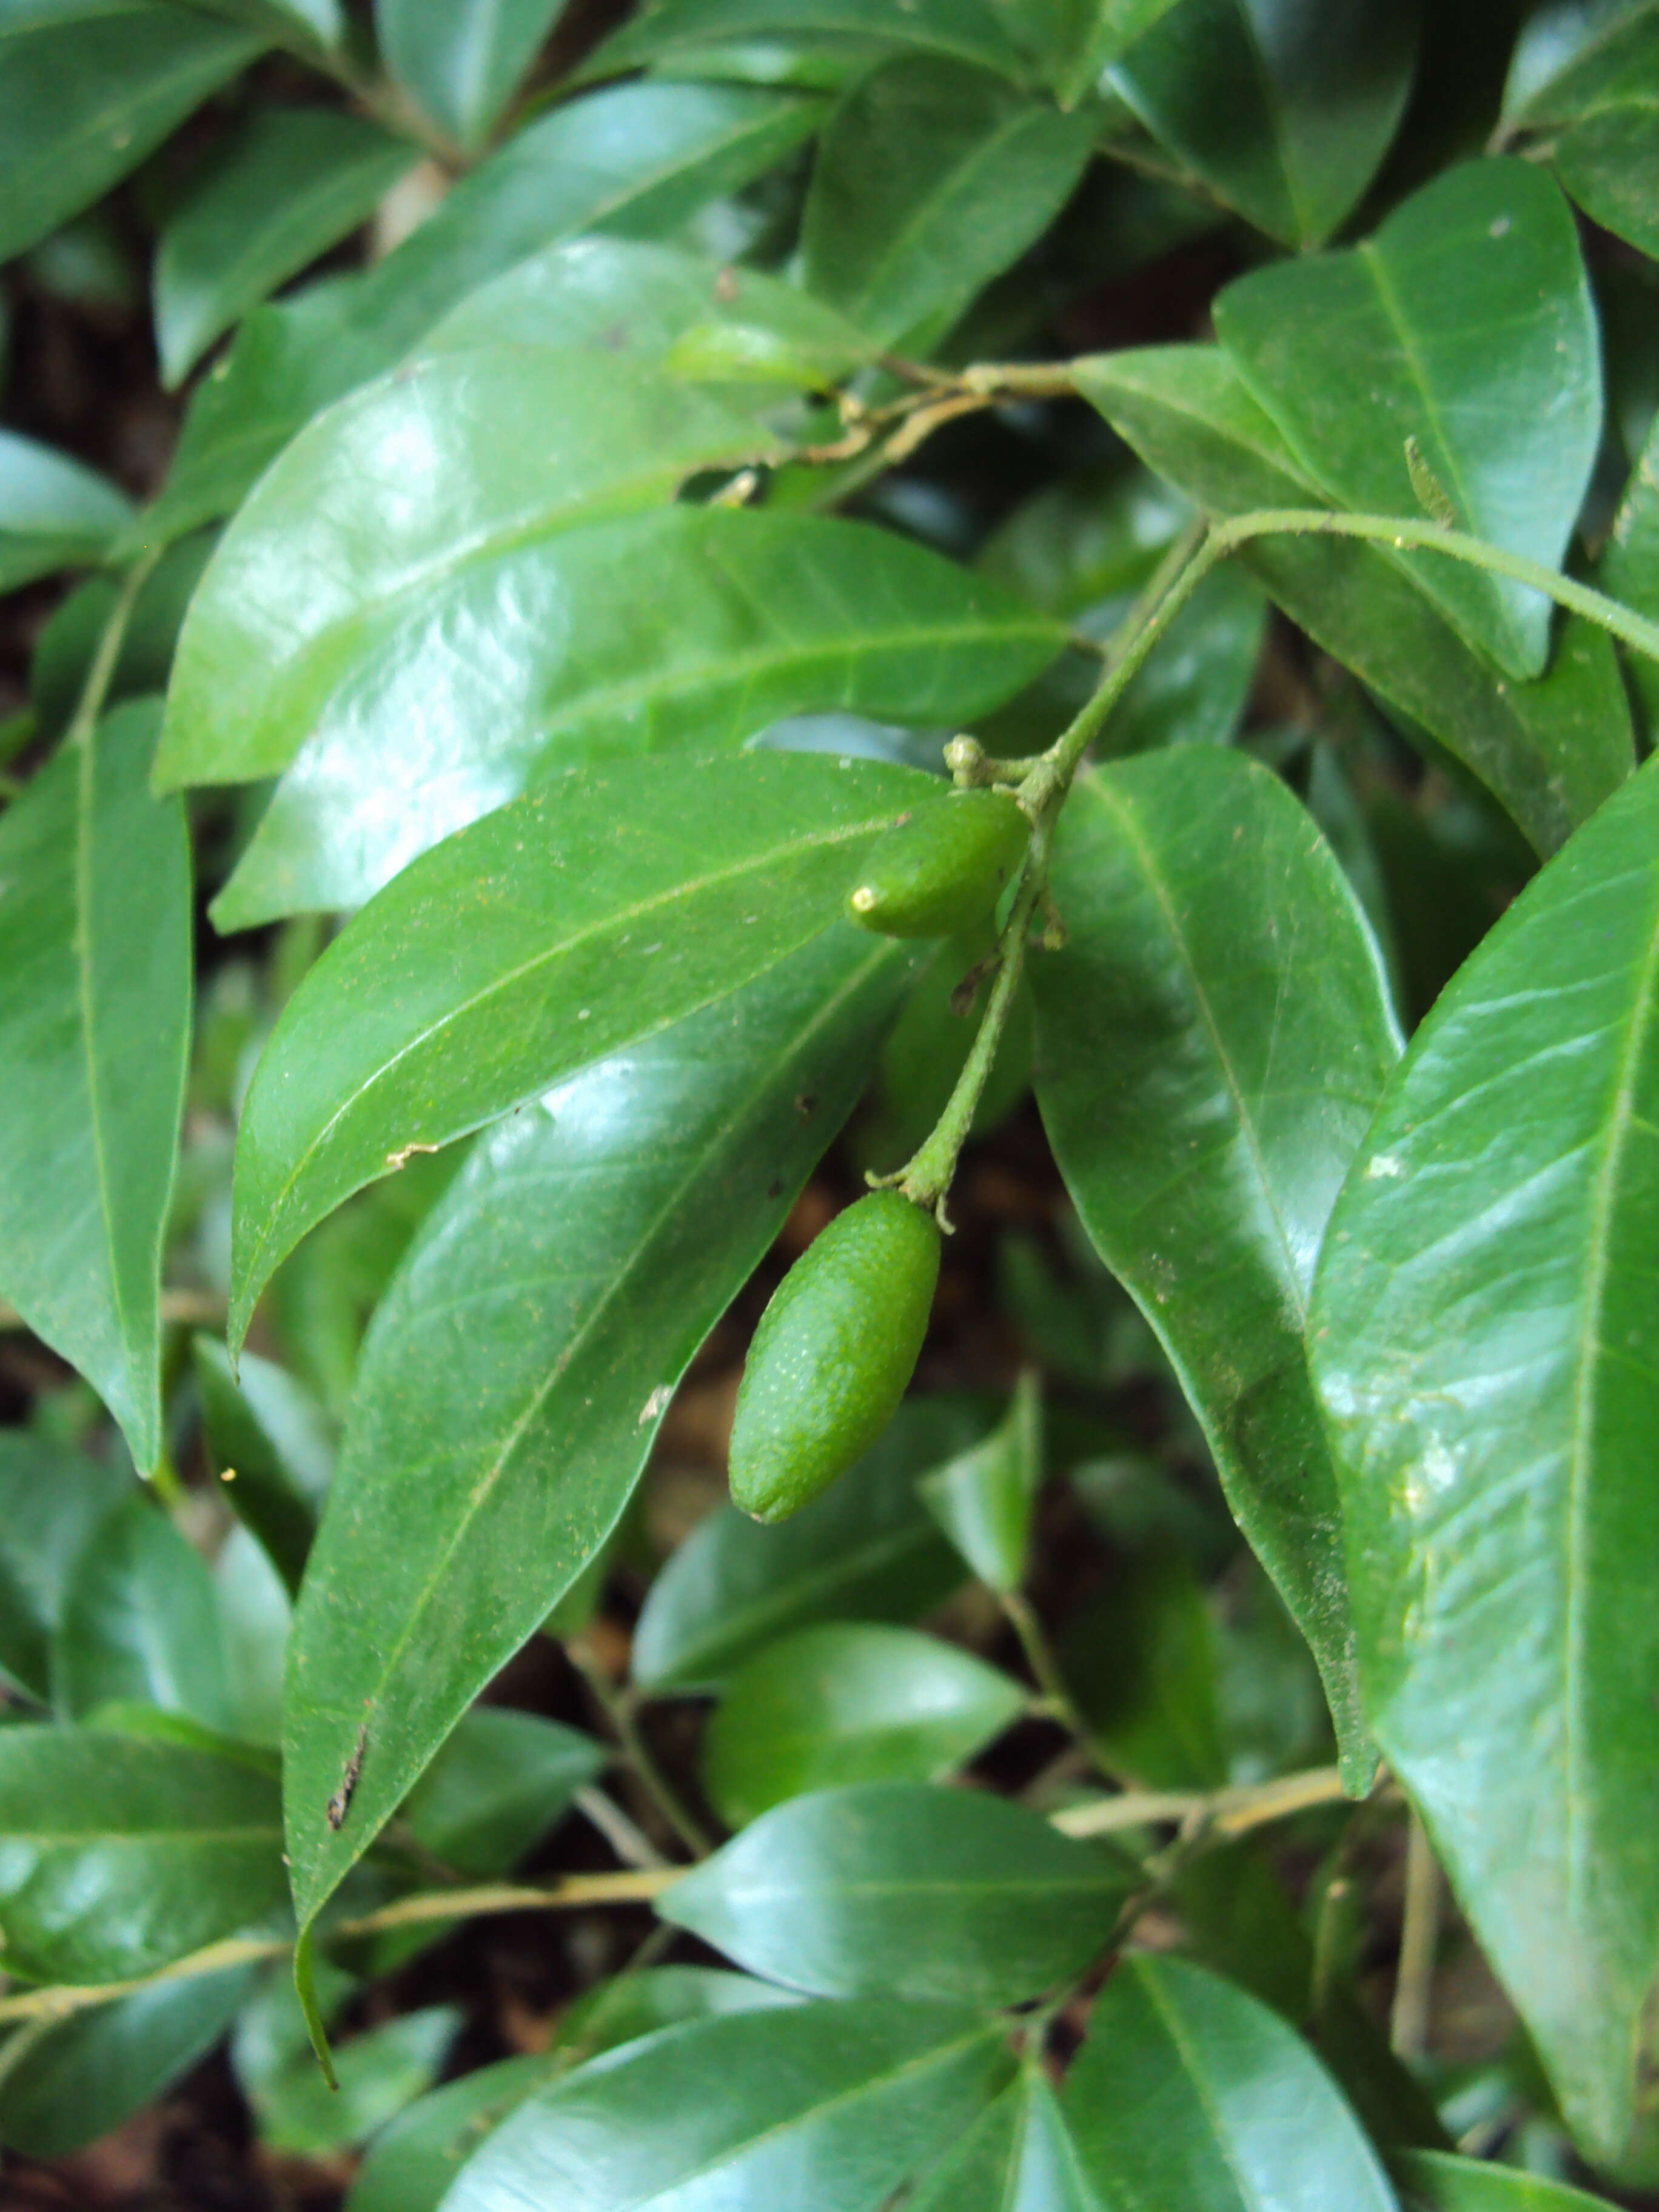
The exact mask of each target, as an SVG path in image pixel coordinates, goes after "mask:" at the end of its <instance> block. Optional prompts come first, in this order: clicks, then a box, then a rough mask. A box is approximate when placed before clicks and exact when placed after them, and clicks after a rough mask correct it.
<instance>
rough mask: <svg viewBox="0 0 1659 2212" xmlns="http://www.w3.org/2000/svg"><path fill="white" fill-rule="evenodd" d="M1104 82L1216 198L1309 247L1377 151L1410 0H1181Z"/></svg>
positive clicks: (1413, 16)
mask: <svg viewBox="0 0 1659 2212" xmlns="http://www.w3.org/2000/svg"><path fill="white" fill-rule="evenodd" d="M1137 12H1138V13H1139V15H1141V16H1142V17H1147V16H1151V15H1154V14H1156V15H1158V21H1155V22H1154V23H1153V25H1152V28H1151V30H1150V31H1149V32H1148V33H1147V34H1146V36H1144V37H1142V38H1140V39H1139V40H1137V41H1136V43H1135V44H1134V46H1133V47H1132V48H1131V50H1130V51H1129V52H1127V54H1126V55H1125V57H1124V58H1123V59H1122V60H1121V62H1120V63H1119V64H1118V66H1117V67H1116V68H1115V70H1113V71H1112V72H1111V76H1110V82H1111V85H1112V88H1113V89H1114V90H1115V91H1116V92H1117V93H1119V94H1121V96H1122V98H1124V99H1125V100H1127V101H1128V103H1129V105H1130V106H1131V107H1133V110H1134V111H1135V112H1136V114H1137V115H1139V118H1140V119H1141V120H1142V122H1143V123H1145V124H1146V125H1147V127H1148V129H1149V130H1151V131H1154V132H1155V133H1156V134H1157V136H1158V137H1159V138H1161V139H1162V140H1163V142H1164V144H1165V145H1166V146H1167V147H1168V148H1169V149H1170V152H1171V153H1173V154H1176V155H1179V157H1180V158H1181V160H1182V161H1183V162H1185V163H1186V164H1187V166H1188V167H1189V168H1190V169H1191V170H1192V171H1193V172H1194V174H1196V175H1197V176H1198V177H1200V178H1201V179H1203V181H1204V183H1205V184H1206V185H1208V186H1209V187H1210V189H1211V191H1213V192H1214V193H1215V194H1216V196H1217V197H1218V198H1219V199H1222V200H1225V202H1226V203H1227V204H1228V205H1229V206H1230V207H1235V208H1237V210H1238V211H1239V213H1240V214H1241V215H1243V216H1248V217H1249V220H1250V222H1253V223H1255V225H1256V227H1257V228H1259V229H1261V230H1265V231H1266V232H1267V234H1269V236H1271V237H1273V238H1277V239H1279V240H1281V241H1282V242H1283V243H1284V244H1285V245H1286V246H1317V245H1320V244H1321V243H1322V241H1323V240H1325V239H1327V238H1328V237H1329V236H1330V235H1331V233H1332V232H1333V231H1334V230H1335V229H1337V228H1339V227H1340V224H1341V222H1342V221H1343V219H1344V217H1345V216H1347V215H1349V214H1350V213H1352V210H1353V208H1354V205H1355V204H1356V203H1357V202H1358V199H1359V197H1360V195H1361V194H1362V193H1363V192H1364V189H1365V187H1366V185H1368V184H1370V180H1371V179H1372V178H1373V177H1374V176H1375V175H1376V171H1377V168H1378V167H1379V165H1380V164H1381V162H1382V160H1383V155H1385V154H1386V153H1387V151H1388V149H1389V143H1390V141H1391V140H1392V139H1393V137H1394V134H1395V129H1396V127H1397V126H1398V125H1399V122H1400V118H1401V113H1402V112H1404V109H1405V105H1406V100H1407V95H1408V94H1409V93H1410V91H1411V84H1412V72H1413V67H1414V65H1415V63H1416V58H1417V18H1418V9H1417V7H1416V5H1415V4H1414V0H1322V4H1321V5H1320V6H1318V7H1316V8H1308V7H1303V6H1287V5H1285V0H1182V4H1181V5H1180V6H1178V7H1175V8H1171V9H1167V10H1154V9H1152V8H1151V7H1147V6H1142V7H1141V8H1140V9H1139V10H1138V11H1137Z"/></svg>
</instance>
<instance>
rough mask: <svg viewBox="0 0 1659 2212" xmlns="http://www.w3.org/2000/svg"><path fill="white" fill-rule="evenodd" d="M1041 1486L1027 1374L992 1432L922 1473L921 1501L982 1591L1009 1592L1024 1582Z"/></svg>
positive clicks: (1038, 1401) (1038, 1429)
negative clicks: (981, 1586) (980, 1441)
mask: <svg viewBox="0 0 1659 2212" xmlns="http://www.w3.org/2000/svg"><path fill="white" fill-rule="evenodd" d="M1041 1486H1042V1395H1041V1391H1040V1388H1039V1385H1038V1383H1037V1379H1036V1375H1035V1374H1033V1373H1030V1372H1028V1373H1026V1374H1024V1375H1022V1376H1021V1377H1020V1379H1019V1382H1018V1384H1017V1385H1016V1386H1015V1390H1014V1395H1013V1397H1012V1401H1010V1404H1009V1407H1008V1411H1007V1413H1006V1415H1005V1416H1004V1418H1003V1419H1002V1420H1001V1422H1000V1424H999V1425H998V1426H997V1427H996V1428H995V1429H994V1430H993V1431H992V1432H991V1434H990V1435H989V1436H988V1437H986V1438H985V1439H984V1441H983V1442H982V1443H977V1444H975V1445H972V1446H971V1447H970V1448H969V1449H968V1450H967V1451H965V1452H958V1453H957V1454H956V1455H955V1456H954V1457H953V1458H951V1459H948V1460H946V1461H945V1464H944V1466H943V1467H938V1468H934V1469H933V1472H932V1474H927V1475H924V1476H923V1478H922V1481H921V1496H922V1498H923V1501H924V1503H925V1504H926V1505H927V1510H928V1511H929V1512H930V1513H931V1514H932V1515H933V1518H934V1519H935V1520H936V1521H937V1522H939V1526H940V1528H943V1529H944V1531H945V1534H946V1535H947V1536H948V1537H949V1538H950V1539H951V1542H952V1543H953V1544H954V1545H955V1546H956V1547H957V1551H959V1552H960V1553H961V1554H962V1556H963V1559H965V1560H966V1561H967V1563H968V1565H969V1566H970V1567H971V1568H972V1569H973V1571H974V1572H975V1575H977V1576H978V1577H979V1579H980V1581H981V1582H982V1583H984V1584H985V1585H986V1587H987V1589H994V1590H1014V1589H1018V1588H1019V1585H1020V1583H1022V1581H1024V1576H1025V1565H1026V1560H1027V1558H1028V1556H1029V1554H1030V1546H1031V1522H1032V1517H1033V1514H1034V1511H1035V1509H1036V1494H1037V1491H1038V1489H1039V1488H1040V1487H1041Z"/></svg>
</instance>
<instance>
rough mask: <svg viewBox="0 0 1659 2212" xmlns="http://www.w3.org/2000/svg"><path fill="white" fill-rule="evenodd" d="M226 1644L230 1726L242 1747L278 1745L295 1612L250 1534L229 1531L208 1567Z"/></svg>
mask: <svg viewBox="0 0 1659 2212" xmlns="http://www.w3.org/2000/svg"><path fill="white" fill-rule="evenodd" d="M213 1583H214V1588H215V1589H216V1591H217V1593H218V1598H219V1618H220V1622H221V1624H222V1634H223V1637H224V1644H225V1671H226V1675H227V1678H228V1685H229V1693H230V1724H231V1726H232V1727H233V1728H234V1730H235V1732H236V1735H238V1737H239V1738H240V1739H241V1740H242V1741H244V1742H245V1743H252V1744H258V1745H259V1746H261V1747H270V1746H274V1745H276V1744H277V1743H279V1742H280V1741H282V1734H283V1721H282V1708H283V1656H284V1654H285V1653H286V1651H287V1648H288V1638H289V1629H290V1628H291V1627H292V1626H293V1623H294V1607H293V1604H292V1602H291V1601H290V1599H289V1592H288V1588H287V1585H286V1584H285V1583H283V1578H282V1577H281V1576H280V1575H279V1574H278V1573H277V1571H276V1568H275V1567H274V1566H273V1565H271V1563H270V1555H269V1554H268V1553H266V1552H265V1551H264V1549H263V1547H261V1546H260V1544H259V1543H258V1541H257V1540H256V1539H255V1537H254V1536H253V1535H252V1532H251V1531H250V1530H248V1529H246V1528H233V1529H232V1530H231V1532H230V1534H229V1535H228V1536H227V1537H226V1539H225V1541H224V1542H223V1544H222V1546H221V1547H220V1549H219V1556H218V1558H217V1559H216V1560H215V1561H214V1563H213Z"/></svg>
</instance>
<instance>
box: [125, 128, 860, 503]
mask: <svg viewBox="0 0 1659 2212" xmlns="http://www.w3.org/2000/svg"><path fill="white" fill-rule="evenodd" d="M816 116H817V103H816V102H815V101H812V100H797V99H793V98H790V97H787V96H786V95H783V94H775V93H769V92H749V91H743V90H738V89H735V88H729V87H726V86H723V85H655V84H629V85H618V86H617V87H615V88H612V89H611V90H608V91H605V92H602V93H599V94H595V95H594V97H593V98H592V99H590V100H576V101H571V102H568V103H567V104H566V105H564V106H560V107H556V108H555V109H554V110H553V111H552V112H551V113H550V114H548V115H544V116H543V117H541V118H539V119H538V121H537V122H535V123H533V124H532V125H530V127H529V128H528V129H527V130H525V131H520V133H519V134H518V136H517V137H515V138H513V139H512V140H511V141H509V143H507V145H505V146H504V147H502V148H501V150H500V151H499V152H498V153H495V154H494V155H491V156H490V158H489V160H488V161H483V162H482V163H480V165H479V166H478V167H477V169H476V170H474V171H473V172H472V173H471V175H470V176H467V177H465V178H464V179H462V180H461V182H460V183H459V184H458V185H456V186H455V188H454V190H453V191H451V192H450V193H449V194H448V195H447V197H446V198H445V200H444V202H443V204H442V205H441V207H440V208H439V209H438V210H436V211H435V214H433V215H432V216H431V217H430V218H429V219H428V221H427V222H423V223H422V225H421V227H420V228H419V229H417V230H416V231H415V232H414V233H413V234H412V235H411V236H410V237H409V238H407V239H405V240H404V243H403V244H402V245H401V246H398V249H397V250H396V252H392V253H389V254H388V255H387V256H386V259H385V260H384V261H383V262H381V263H380V264H378V266H377V267H375V268H374V269H373V270H369V271H368V273H367V274H365V275H363V276H357V277H351V278H347V279H343V280H338V279H337V280H332V281H331V282H330V283H327V284H325V285H317V286H313V288H312V289H310V290H309V291H308V292H307V293H306V294H304V295H302V296H301V297H300V298H298V299H296V300H293V301H284V302H283V304H282V305H281V306H278V307H264V308H261V309H259V310H258V311H257V312H256V313H254V314H253V315H252V317H251V318H250V319H249V321H248V324H247V326H246V329H245V330H244V331H242V332H241V334H240V336H239V337H238V339H237V342H236V343H235V345H234V347H233V348H232V349H231V351H230V353H229V355H228V356H227V359H226V360H225V361H224V362H221V363H220V365H219V367H218V368H216V370H215V371H214V372H213V374H211V375H210V376H209V377H208V378H207V380H205V381H204V384H203V385H202V386H201V387H200V389H199V390H198V392H197V394H196V397H195V398H194V400H193V401H192V404H191V410H190V413H189V415H188V416H187V417H186V420H185V428H184V432H183V435H182V436H181V438H180V440H179V449H178V453H177V455H176V457H175V459H174V463H173V473H172V476H171V477H170V478H169V479H168V483H167V489H166V490H165V491H164V492H163V494H162V496H161V501H159V502H158V504H157V506H156V507H155V508H154V509H153V510H152V511H151V513H150V514H149V517H148V518H147V526H148V529H149V532H163V533H164V534H166V535H168V536H174V535H178V534H179V533H180V532H183V531H185V530H191V529H194V528H195V527H196V526H197V524H198V523H202V522H205V521H210V520H212V519H213V518H214V517H216V516H217V515H221V514H225V513H229V511H230V509H231V508H232V507H234V506H235V505H236V503H237V502H238V501H239V500H240V498H241V497H242V495H243V494H244V493H245V492H246V490H247V489H248V488H249V487H250V485H252V483H254V481H255V480H256V479H257V477H258V476H259V475H260V473H261V471H263V470H264V468H265V467H266V465H267V464H268V463H269V462H270V461H271V460H272V459H274V458H275V456H276V454H277V453H278V452H280V450H281V449H282V447H283V446H285V445H286V444H287V443H288V441H289V439H290V438H292V437H293V436H294V435H295V432H296V431H298V430H299V429H301V428H302V427H303V426H304V425H305V424H306V423H307V422H309V421H310V419H311V417H312V416H313V415H314V414H316V413H317V411H318V410H319V408H322V407H325V406H326V405H327V404H329V403H330V402H331V401H332V400H336V399H339V398H342V397H343V395H344V394H346V393H347V392H352V391H354V390H355V389H356V387H357V386H359V385H361V384H364V383H366V382H368V380H369V379H370V378H371V377H376V376H380V375H381V374H384V373H385V372H386V370H388V369H391V368H393V367H395V366H396V364H397V363H398V362H399V361H400V360H402V359H403V357H404V356H405V355H406V354H407V353H408V352H409V351H410V349H411V348H412V347H415V346H416V345H418V343H420V341H421V340H422V338H423V337H425V336H426V334H427V332H428V331H429V330H430V329H431V328H432V326H433V325H434V324H435V323H436V322H438V321H439V319H441V317H442V316H444V315H446V314H447V313H448V312H449V311H450V309H451V308H453V307H456V306H458V305H459V302H460V301H462V300H464V299H465V296H466V295H467V294H468V293H469V292H471V291H473V290H474V289H477V287H478V286H479V285H481V284H485V283H489V280H490V279H491V278H493V277H495V276H500V275H501V273H502V271H503V270H507V269H511V268H512V267H513V265H514V264H516V263H518V262H520V261H521V260H523V259H524V258H525V257H526V255H528V254H532V253H535V252H538V251H539V250H540V249H541V248H543V247H544V246H550V245H551V244H553V243H554V242H556V240H560V239H562V238H569V237H572V236H574V234H576V233H578V232H580V231H586V230H590V229H596V228H598V229H605V230H614V231H618V232H621V233H623V234H626V235H629V236H632V237H646V238H649V237H654V236H657V235H659V234H662V233H664V232H667V231H671V230H673V229H674V228H676V227H677V226H678V224H679V223H680V222H683V221H684V219H685V218H686V217H687V216H689V215H690V214H691V213H692V212H693V211H694V210H696V208H698V207H699V206H701V205H702V203H703V202H704V201H705V200H708V199H711V198H714V197H717V196H718V195H719V194H720V193H721V192H726V191H735V190H737V189H738V187H739V186H740V185H744V184H745V183H746V182H747V181H748V180H749V179H750V177H752V176H755V175H757V173H759V172H761V171H762V170H763V169H767V168H769V167H771V166H772V164H773V163H774V162H775V161H779V160H781V158H782V157H783V156H784V155H787V153H788V152H789V151H790V150H791V149H792V148H793V146H794V145H796V144H797V143H799V140H800V139H801V138H802V137H805V135H806V133H807V131H809V130H810V129H811V126H812V125H813V122H814V120H815V119H816Z"/></svg>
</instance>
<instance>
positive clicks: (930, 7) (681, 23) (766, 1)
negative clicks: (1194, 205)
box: [589, 0, 1022, 73]
mask: <svg viewBox="0 0 1659 2212" xmlns="http://www.w3.org/2000/svg"><path fill="white" fill-rule="evenodd" d="M781 30H787V32H788V33H790V35H791V36H792V37H796V36H799V35H800V34H801V33H807V34H808V35H817V36H831V37H834V36H841V37H843V38H855V39H859V40H866V39H875V40H883V41H888V40H890V41H892V42H893V43H894V44H896V45H898V46H907V47H911V48H915V49H916V50H917V51H919V52H925V53H933V54H944V55H948V56H950V57H951V58H954V59H956V60H957V61H963V62H977V63H979V64H981V66H982V67H984V68H987V69H993V70H1005V71H1008V72H1010V73H1018V71H1019V70H1020V68H1021V66H1022V64H1021V57H1020V52H1019V49H1018V46H1015V45H1014V44H1013V43H1012V40H1010V38H1009V36H1008V33H1007V32H1006V30H1005V29H1004V27H1003V25H1002V23H1001V22H1000V21H999V16H998V10H997V8H996V6H995V4H994V0H991V4H987V0H908V4H907V5H906V6H905V7H903V8H902V9H897V8H895V7H894V6H893V5H892V4H891V0H789V4H788V5H787V6H783V7H781V6H780V4H779V0H659V4H658V5H657V6H655V7H653V8H652V9H648V10H647V12H646V13H645V14H644V15H642V16H641V18H640V20H638V21H635V22H633V23H629V25H627V26H626V27H625V28H624V29H623V30H622V31H620V32H619V33H617V36H616V37H615V38H613V39H611V40H610V41H609V42H608V43H607V44H606V45H605V46H602V47H601V48H600V49H599V53H598V55H597V56H596V57H595V58H594V60H593V62H592V64H589V68H590V70H594V71H598V70H607V71H612V70H624V69H636V68H638V67H639V65H640V64H641V63H642V62H665V63H668V64H672V62H673V60H674V58H675V57H676V54H677V52H679V51H682V50H684V51H690V52H695V51H696V48H698V47H700V46H708V45H709V44H711V43H713V42H714V41H715V40H721V39H750V38H753V37H755V36H757V35H759V36H761V37H768V36H770V35H772V34H774V33H777V32H779V31H781Z"/></svg>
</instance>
